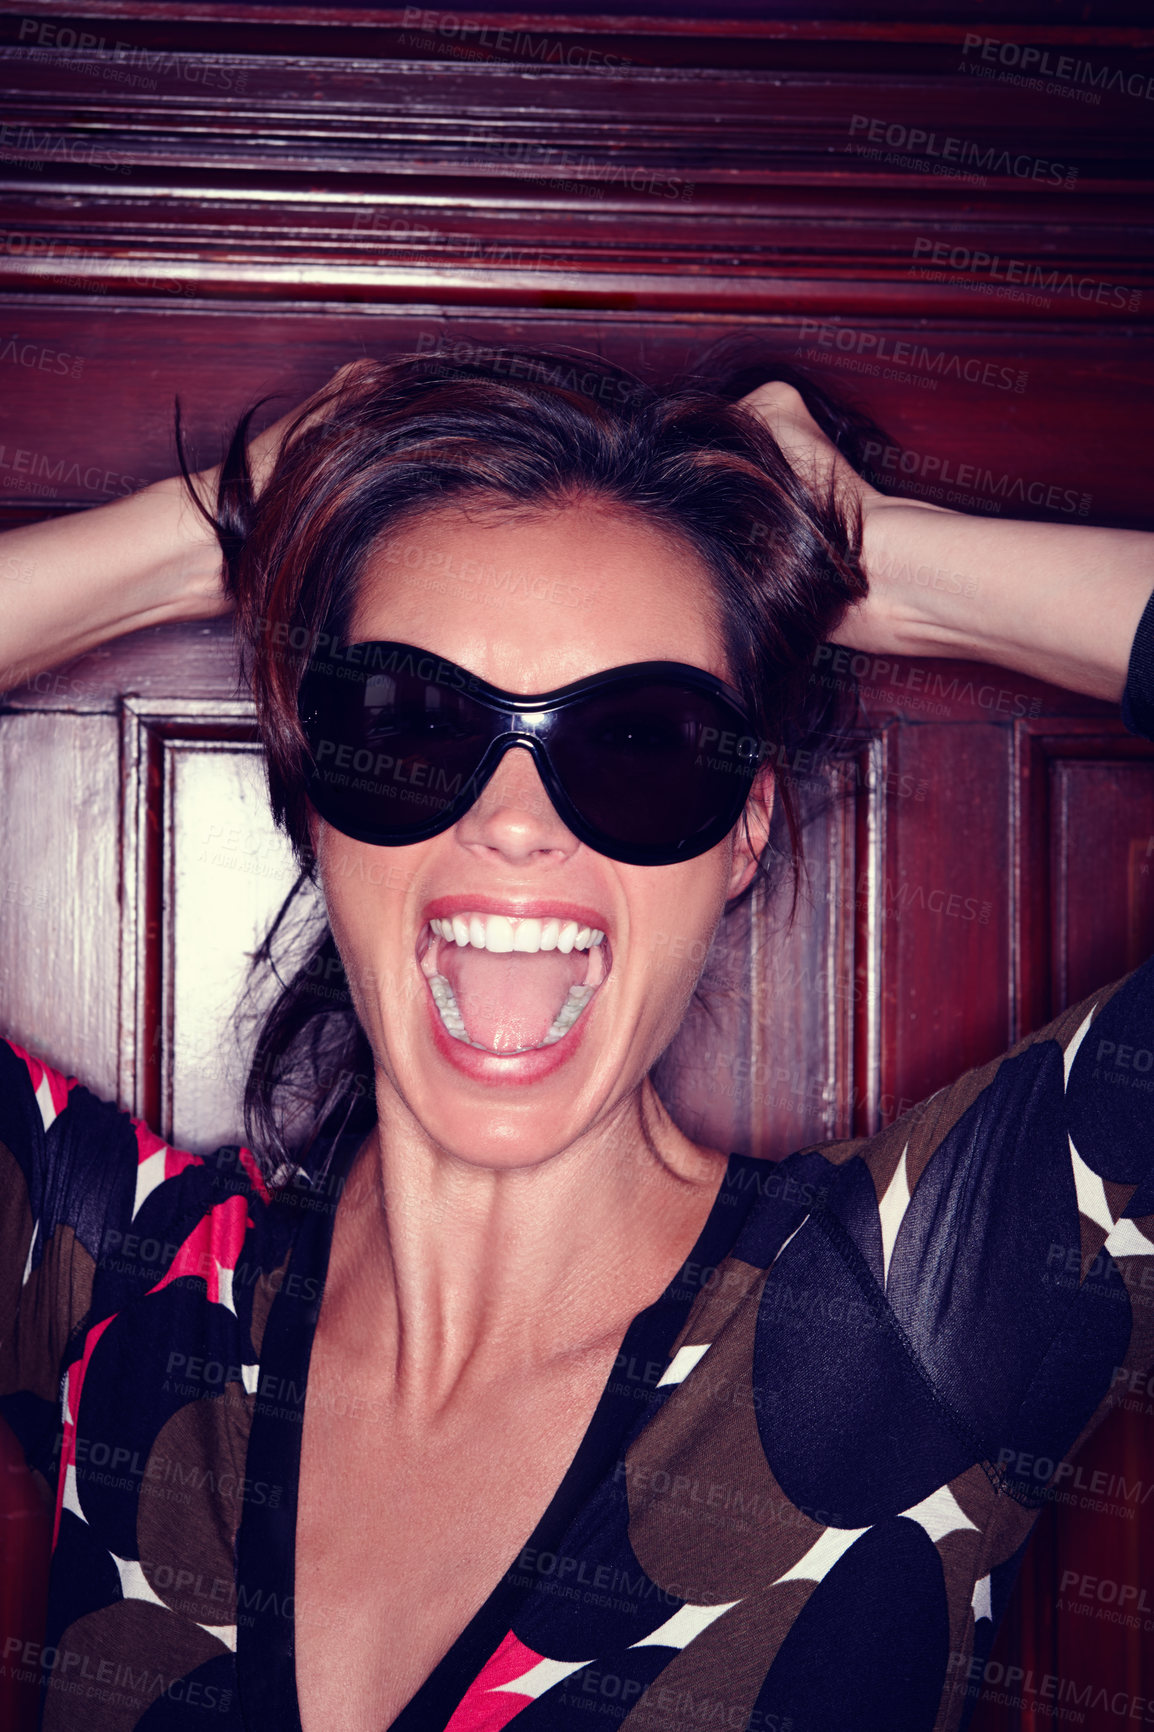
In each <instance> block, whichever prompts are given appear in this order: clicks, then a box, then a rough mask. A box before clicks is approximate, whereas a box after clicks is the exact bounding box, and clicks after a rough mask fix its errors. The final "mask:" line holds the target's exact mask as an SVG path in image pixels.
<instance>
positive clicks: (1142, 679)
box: [1122, 595, 1154, 740]
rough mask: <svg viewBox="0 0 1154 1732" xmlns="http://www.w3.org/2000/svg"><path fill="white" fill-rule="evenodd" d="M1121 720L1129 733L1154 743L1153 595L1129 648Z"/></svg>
mask: <svg viewBox="0 0 1154 1732" xmlns="http://www.w3.org/2000/svg"><path fill="white" fill-rule="evenodd" d="M1122 720H1123V722H1124V723H1125V724H1126V726H1127V728H1128V729H1129V730H1130V732H1131V733H1132V734H1141V735H1142V736H1143V737H1144V738H1145V739H1147V740H1154V595H1151V597H1150V600H1149V601H1148V602H1147V603H1146V609H1145V612H1144V613H1143V615H1142V618H1141V619H1140V620H1139V621H1138V630H1137V631H1136V632H1135V633H1134V642H1133V643H1132V644H1131V646H1130V666H1129V668H1128V669H1127V672H1126V689H1125V691H1124V692H1123V693H1122Z"/></svg>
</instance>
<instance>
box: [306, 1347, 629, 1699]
mask: <svg viewBox="0 0 1154 1732" xmlns="http://www.w3.org/2000/svg"><path fill="white" fill-rule="evenodd" d="M613 1353H614V1347H613V1346H612V1345H607V1346H606V1348H605V1349H604V1351H603V1352H601V1353H598V1354H592V1355H585V1356H583V1359H582V1361H581V1362H580V1364H579V1365H576V1366H574V1365H568V1366H567V1367H565V1368H558V1369H557V1370H556V1371H554V1372H552V1373H549V1374H540V1375H538V1376H536V1377H529V1378H527V1377H525V1376H524V1375H523V1374H520V1375H519V1374H517V1373H516V1372H515V1371H514V1370H513V1369H512V1368H510V1370H509V1372H508V1374H506V1375H502V1376H498V1377H496V1378H494V1379H492V1380H491V1381H490V1382H489V1383H487V1385H486V1386H485V1388H484V1390H483V1391H481V1392H475V1393H473V1394H472V1395H470V1396H469V1397H467V1398H463V1399H462V1400H461V1401H460V1402H459V1403H456V1404H454V1405H453V1407H452V1408H451V1409H449V1410H447V1411H446V1412H445V1414H444V1415H443V1417H442V1419H441V1420H440V1421H439V1422H438V1424H437V1425H436V1426H435V1427H426V1428H424V1429H422V1430H421V1431H420V1432H417V1431H415V1430H413V1428H412V1427H411V1426H410V1425H408V1424H407V1423H406V1422H405V1421H404V1420H403V1418H402V1417H401V1416H400V1414H399V1412H398V1407H397V1404H396V1402H395V1401H394V1400H393V1399H391V1397H390V1392H389V1391H388V1390H387V1389H386V1388H382V1387H379V1386H378V1387H375V1388H374V1390H373V1391H372V1392H370V1391H369V1390H368V1389H367V1388H366V1386H365V1385H364V1384H361V1385H359V1386H355V1385H351V1384H350V1383H349V1381H348V1379H347V1377H346V1376H345V1375H342V1373H341V1371H340V1370H339V1368H338V1367H337V1366H336V1365H335V1364H333V1363H331V1362H330V1361H328V1360H327V1359H326V1358H325V1355H324V1354H323V1352H322V1353H321V1354H320V1356H319V1358H318V1356H317V1355H316V1354H315V1353H314V1359H313V1364H312V1365H311V1367H310V1374H309V1390H308V1399H307V1402H306V1409H305V1425H304V1436H303V1440H302V1451H301V1473H300V1485H299V1493H298V1515H297V1537H296V1576H297V1580H296V1670H297V1691H298V1697H299V1701H300V1710H301V1721H302V1725H303V1728H304V1732H316V1729H317V1728H324V1727H327V1726H332V1725H338V1724H339V1725H341V1726H342V1727H344V1728H346V1729H347V1732H382V1728H384V1727H386V1726H389V1725H390V1724H391V1723H392V1721H393V1720H394V1718H395V1717H396V1715H397V1714H398V1713H399V1712H400V1710H401V1708H402V1707H403V1706H404V1705H405V1703H406V1702H407V1701H408V1700H409V1698H410V1697H411V1696H412V1695H413V1693H414V1691H415V1690H416V1689H417V1688H418V1687H419V1686H420V1684H421V1683H422V1682H423V1681H424V1679H425V1678H426V1677H427V1676H428V1674H429V1673H430V1672H431V1671H432V1669H433V1667H434V1666H435V1665H436V1664H437V1662H438V1660H439V1659H440V1658H441V1656H442V1655H443V1654H444V1653H445V1652H446V1651H447V1649H448V1648H449V1647H450V1646H451V1645H452V1643H453V1641H454V1640H455V1638H456V1637H457V1636H458V1635H459V1634H460V1632H461V1630H462V1629H463V1628H464V1627H465V1625H466V1624H467V1623H468V1622H469V1620H470V1618H471V1617H472V1616H473V1614H474V1613H475V1612H476V1611H477V1610H478V1609H479V1607H480V1606H481V1605H482V1604H483V1603H484V1601H485V1600H486V1599H487V1598H488V1596H489V1594H490V1593H491V1591H492V1590H493V1588H494V1587H495V1586H496V1585H497V1583H498V1581H499V1580H500V1578H501V1577H502V1575H503V1574H504V1572H505V1571H506V1570H507V1569H508V1568H509V1567H510V1565H511V1564H513V1562H514V1560H515V1559H516V1557H517V1554H518V1552H519V1551H520V1550H521V1548H522V1547H523V1546H524V1545H525V1543H526V1542H527V1540H528V1539H529V1537H530V1535H531V1534H532V1532H533V1530H534V1528H535V1527H536V1525H537V1523H538V1521H539V1519H540V1517H541V1516H542V1514H543V1513H544V1511H545V1510H546V1508H547V1507H548V1505H549V1502H550V1500H551V1498H552V1496H553V1493H554V1492H555V1491H556V1489H557V1486H558V1485H559V1483H560V1481H561V1480H562V1478H563V1477H564V1474H565V1470H566V1468H567V1467H568V1465H569V1463H570V1461H571V1460H572V1457H573V1455H574V1453H575V1452H576V1449H577V1447H578V1445H579V1444H580V1442H581V1438H582V1436H583V1434H584V1432H585V1430H586V1428H587V1426H588V1423H589V1420H590V1418H591V1416H592V1413H593V1410H594V1408H595V1406H596V1403H597V1398H598V1395H599V1393H600V1390H601V1387H602V1386H603V1384H604V1381H605V1378H606V1376H607V1375H608V1373H609V1371H610V1369H611V1367H612V1363H613Z"/></svg>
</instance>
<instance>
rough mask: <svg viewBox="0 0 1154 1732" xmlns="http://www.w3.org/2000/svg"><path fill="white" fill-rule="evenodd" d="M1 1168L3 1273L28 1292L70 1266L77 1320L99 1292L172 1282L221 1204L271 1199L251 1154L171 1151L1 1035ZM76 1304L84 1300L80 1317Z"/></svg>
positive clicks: (135, 1122)
mask: <svg viewBox="0 0 1154 1732" xmlns="http://www.w3.org/2000/svg"><path fill="white" fill-rule="evenodd" d="M0 1168H2V1169H3V1183H2V1185H0V1190H2V1193H3V1205H2V1211H0V1241H2V1242H0V1268H3V1269H4V1270H5V1271H7V1272H8V1274H9V1275H11V1271H12V1268H13V1262H12V1259H13V1257H14V1256H16V1257H18V1258H19V1263H20V1267H21V1268H22V1269H23V1285H24V1286H27V1284H28V1282H29V1280H30V1279H32V1278H33V1277H36V1276H37V1275H38V1273H39V1275H40V1280H41V1281H43V1279H44V1278H45V1276H46V1274H47V1266H48V1265H53V1266H54V1267H55V1268H56V1270H57V1275H59V1273H60V1265H61V1263H62V1261H64V1262H66V1263H67V1271H68V1279H67V1283H66V1285H67V1288H68V1291H69V1295H70V1307H71V1309H72V1310H73V1312H74V1314H76V1315H79V1314H83V1312H85V1311H87V1310H88V1309H89V1306H90V1304H91V1302H92V1301H93V1300H95V1299H96V1297H97V1296H98V1290H99V1289H100V1288H101V1287H104V1286H108V1287H109V1288H111V1289H115V1293H116V1298H117V1299H123V1296H124V1289H125V1286H126V1285H127V1286H128V1287H129V1288H132V1289H137V1290H140V1289H146V1288H147V1287H148V1286H149V1285H151V1284H153V1283H155V1281H156V1280H158V1279H160V1278H162V1277H163V1276H164V1275H165V1274H166V1273H167V1274H168V1275H169V1277H170V1278H171V1275H172V1271H173V1267H174V1265H175V1264H176V1262H177V1260H178V1259H179V1257H180V1255H181V1252H182V1251H187V1247H188V1244H189V1241H190V1239H191V1238H192V1237H193V1236H194V1235H195V1229H196V1227H197V1224H198V1222H200V1221H202V1220H204V1219H205V1218H207V1217H212V1216H214V1214H215V1212H216V1211H217V1210H218V1209H219V1208H220V1206H221V1205H222V1204H224V1203H227V1202H228V1201H229V1199H232V1198H236V1199H238V1200H241V1199H243V1201H240V1202H239V1207H240V1208H241V1211H242V1212H243V1211H244V1208H245V1206H246V1205H247V1203H248V1202H250V1201H252V1202H255V1203H257V1204H260V1203H262V1202H264V1201H266V1200H267V1195H268V1193H267V1191H266V1190H265V1187H264V1182H263V1180H262V1178H261V1176H260V1173H259V1170H258V1168H257V1165H256V1162H255V1160H254V1159H253V1157H252V1155H251V1154H250V1152H249V1151H248V1150H247V1149H242V1148H222V1149H218V1150H216V1151H215V1152H214V1153H212V1154H210V1155H207V1156H204V1155H197V1154H194V1153H192V1152H190V1151H189V1150H187V1149H181V1148H176V1147H174V1146H173V1145H171V1144H169V1143H167V1142H165V1141H164V1139H163V1138H162V1137H159V1136H158V1135H157V1134H156V1133H155V1131H153V1130H152V1129H151V1128H150V1127H149V1126H148V1125H146V1124H145V1123H144V1122H143V1121H142V1120H141V1119H138V1118H134V1117H133V1116H132V1115H131V1114H129V1113H128V1112H125V1111H124V1110H123V1109H121V1108H119V1107H117V1106H116V1105H115V1104H114V1103H113V1102H111V1101H106V1100H101V1099H100V1098H99V1097H98V1096H97V1095H95V1094H94V1093H93V1092H92V1091H91V1090H90V1089H88V1088H86V1087H85V1086H84V1085H83V1083H81V1082H79V1081H78V1080H77V1078H76V1077H74V1076H66V1075H64V1074H63V1073H62V1072H60V1071H58V1070H56V1069H54V1068H53V1067H52V1066H51V1065H49V1064H47V1063H46V1062H45V1061H44V1060H43V1059H41V1058H40V1057H38V1056H37V1055H36V1054H35V1053H30V1052H28V1051H27V1050H26V1049H25V1048H24V1047H22V1046H19V1045H18V1044H17V1043H16V1042H14V1041H8V1040H3V1039H0ZM233 1212H234V1213H235V1212H236V1205H234V1208H233ZM14 1239H21V1240H23V1241H26V1242H25V1243H23V1244H22V1245H21V1246H17V1245H16V1244H15V1243H14V1242H11V1243H10V1242H9V1241H14ZM53 1285H54V1286H56V1287H59V1286H60V1280H59V1279H54V1281H53ZM82 1299H84V1300H87V1301H88V1303H85V1304H81V1305H80V1306H79V1310H78V1301H80V1300H82ZM110 1302H111V1301H110Z"/></svg>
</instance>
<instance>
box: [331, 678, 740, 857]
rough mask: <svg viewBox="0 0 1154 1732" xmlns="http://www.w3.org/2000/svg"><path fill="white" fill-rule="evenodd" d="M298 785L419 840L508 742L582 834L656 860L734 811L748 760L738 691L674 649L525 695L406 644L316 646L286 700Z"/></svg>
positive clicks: (350, 824)
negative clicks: (303, 749) (302, 763)
mask: <svg viewBox="0 0 1154 1732" xmlns="http://www.w3.org/2000/svg"><path fill="white" fill-rule="evenodd" d="M298 713H299V715H300V719H301V725H302V727H303V728H304V730H305V735H306V737H307V739H308V742H309V748H310V751H311V754H312V765H311V769H310V774H309V781H308V794H309V798H310V799H311V800H312V803H313V805H314V806H315V807H316V809H317V811H318V812H319V813H320V815H321V817H322V818H324V819H325V820H326V821H327V822H328V823H330V824H332V825H333V826H334V827H335V828H336V829H338V830H340V831H342V832H343V833H344V834H345V835H346V836H351V837H353V838H354V839H355V840H356V841H358V842H372V843H376V844H378V845H380V846H383V847H397V846H400V845H402V844H404V843H407V842H423V841H424V840H426V838H428V837H429V836H436V835H438V834H439V833H440V831H442V830H447V829H449V827H450V826H451V825H453V824H455V823H456V822H457V820H458V819H459V818H461V817H463V816H464V814H465V813H466V812H467V811H468V810H469V807H470V806H471V805H472V804H473V802H474V801H475V800H476V799H477V797H478V795H479V794H480V792H481V790H482V788H484V786H485V784H486V782H488V780H489V778H490V777H491V776H492V774H493V772H494V771H495V770H496V768H497V765H498V764H499V763H500V761H501V759H502V757H503V756H504V755H505V753H506V752H507V751H509V750H510V748H511V747H513V746H519V747H521V748H523V749H526V750H528V751H530V752H531V753H532V754H533V762H534V764H535V765H536V767H537V771H538V774H539V775H540V777H541V780H542V782H543V783H544V784H545V788H546V790H547V792H548V795H549V798H550V800H552V802H553V805H554V807H555V808H556V810H557V812H558V814H559V816H560V817H561V819H562V821H563V822H564V823H565V825H566V826H567V828H568V829H569V830H571V831H572V832H573V834H574V835H575V836H576V837H577V838H578V839H579V840H580V841H582V842H584V843H586V844H587V846H588V847H590V848H593V849H595V850H596V851H597V853H599V854H606V855H608V856H609V858H610V859H611V860H622V861H625V862H626V863H628V864H630V865H634V866H668V865H672V864H673V863H674V862H675V861H678V860H692V859H693V858H694V857H695V856H696V855H698V854H704V853H705V852H706V850H707V849H709V848H712V847H714V846H715V845H716V844H717V843H718V842H720V841H721V838H722V837H723V836H725V835H726V834H727V833H728V832H729V831H730V830H731V829H732V828H733V825H734V824H735V823H736V822H737V819H738V817H739V816H740V814H741V811H742V808H743V807H744V805H745V802H746V799H747V797H748V795H749V790H750V787H751V786H752V783H753V779H754V777H755V775H756V774H757V770H758V766H759V764H760V762H761V752H760V748H759V744H758V740H757V737H756V731H755V728H754V724H753V722H752V721H751V719H750V716H749V714H748V712H747V711H746V709H745V707H744V705H743V703H742V700H741V697H740V695H739V694H738V693H737V692H736V691H734V690H733V688H732V687H731V686H728V685H726V684H725V683H724V681H722V680H718V679H715V678H714V677H713V675H712V674H707V673H705V672H703V671H702V669H700V668H695V667H689V666H688V665H686V664H685V663H683V662H635V663H633V664H632V665H630V666H629V667H621V668H611V669H609V670H608V672H606V673H600V674H593V675H591V676H590V677H589V678H588V679H583V680H575V681H574V682H573V683H572V684H571V685H567V686H561V687H559V688H558V689H557V690H556V691H553V692H543V693H541V694H540V695H539V696H538V695H535V696H532V697H524V696H522V695H520V694H518V693H516V692H504V691H501V690H500V689H499V688H498V687H497V686H491V685H488V684H487V683H486V682H485V681H484V680H482V679H479V678H478V677H477V676H476V675H475V674H471V673H469V672H468V671H467V669H465V668H461V667H458V666H457V665H456V663H454V662H448V661H444V660H442V659H441V658H440V657H439V656H435V655H432V654H430V653H429V652H428V651H426V650H421V649H415V648H414V647H413V646H412V645H411V644H400V643H359V644H351V645H348V646H346V647H344V648H340V647H335V646H334V647H330V648H327V649H326V650H324V651H323V652H317V651H314V653H313V656H312V658H311V660H310V662H309V665H308V668H307V670H306V672H305V676H304V679H303V681H302V683H301V688H300V697H299V700H298Z"/></svg>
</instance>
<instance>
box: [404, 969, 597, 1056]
mask: <svg viewBox="0 0 1154 1732" xmlns="http://www.w3.org/2000/svg"><path fill="white" fill-rule="evenodd" d="M428 979H429V987H430V990H431V991H432V994H433V1002H434V1004H435V1005H436V1007H437V1009H438V1011H439V1012H440V1016H441V1021H442V1022H443V1023H444V1025H445V1027H446V1028H447V1029H448V1031H449V1033H450V1034H451V1035H452V1037H453V1039H454V1040H459V1041H462V1042H463V1043H464V1044H465V1045H466V1046H474V1047H476V1048H477V1050H478V1051H479V1052H487V1053H492V1054H493V1056H494V1057H496V1058H515V1057H516V1056H517V1055H518V1054H519V1053H523V1052H537V1051H539V1050H540V1048H541V1047H543V1046H552V1045H553V1044H554V1043H555V1042H556V1041H559V1040H560V1039H561V1038H562V1037H563V1036H564V1035H567V1034H568V1033H569V1030H570V1029H571V1028H572V1027H573V1024H574V1023H575V1022H576V1021H577V1018H578V1017H579V1016H580V1015H581V1012H582V1011H583V1010H584V1009H585V1006H586V1005H587V1004H588V1002H589V1000H590V999H591V998H592V997H593V994H594V992H595V991H596V990H597V989H596V987H593V986H571V987H570V988H569V993H568V996H567V998H566V1000H565V1002H564V1004H563V1005H562V1006H561V1008H560V1010H559V1011H558V1012H557V1015H556V1016H555V1017H554V1018H553V1021H552V1024H551V1026H550V1028H549V1032H548V1034H547V1035H546V1036H545V1038H544V1040H541V1041H538V1042H537V1044H536V1046H517V1047H511V1048H510V1049H509V1050H508V1051H507V1052H503V1053H494V1052H493V1048H492V1047H489V1046H483V1045H482V1043H481V1042H480V1041H479V1040H470V1038H469V1034H468V1031H467V1029H466V1028H465V1019H464V1017H463V1016H462V1015H461V1011H460V1007H459V1006H458V1004H457V995H456V993H455V992H454V991H453V989H452V987H451V986H450V985H449V982H448V981H447V980H446V979H445V976H444V975H443V974H433V975H430V976H429V977H428Z"/></svg>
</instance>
